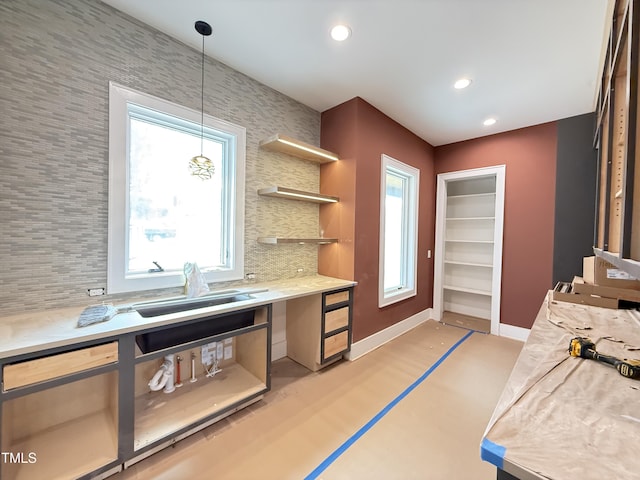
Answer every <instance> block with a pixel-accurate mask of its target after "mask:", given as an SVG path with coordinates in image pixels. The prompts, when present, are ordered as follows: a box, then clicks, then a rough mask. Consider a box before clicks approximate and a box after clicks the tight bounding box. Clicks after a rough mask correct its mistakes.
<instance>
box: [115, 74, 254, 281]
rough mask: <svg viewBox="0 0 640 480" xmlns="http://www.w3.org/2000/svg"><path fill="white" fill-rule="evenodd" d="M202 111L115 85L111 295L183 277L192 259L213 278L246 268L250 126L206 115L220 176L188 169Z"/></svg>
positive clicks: (232, 276) (209, 146)
mask: <svg viewBox="0 0 640 480" xmlns="http://www.w3.org/2000/svg"><path fill="white" fill-rule="evenodd" d="M200 115H201V112H197V111H195V110H191V109H189V108H186V107H182V106H180V105H176V104H174V103H171V102H168V101H166V100H162V99H160V98H156V97H153V96H150V95H147V94H144V93H140V92H136V91H133V90H130V89H127V88H125V87H122V86H119V85H116V84H113V83H111V84H110V87H109V238H108V242H109V244H108V278H107V289H108V292H109V293H120V292H132V291H140V290H151V289H156V288H166V287H175V286H180V285H183V284H184V275H183V268H184V263H185V262H197V264H198V266H199V267H200V270H201V271H202V273H203V274H204V276H205V278H206V280H207V282H216V281H226V280H236V279H241V278H242V276H243V270H244V264H243V263H244V165H245V129H244V128H243V127H239V126H237V125H233V124H230V123H227V122H224V121H222V120H219V119H216V118H214V117H211V116H208V115H205V116H204V129H203V131H204V141H203V142H202V149H203V153H204V155H205V156H207V157H209V158H210V159H211V160H212V161H213V164H214V166H215V173H214V175H213V178H211V179H209V180H202V179H200V178H198V177H194V176H192V175H190V173H189V168H188V165H189V160H190V159H191V158H192V157H193V156H195V155H199V154H200V148H201V141H200V138H201V123H200V118H201V117H200Z"/></svg>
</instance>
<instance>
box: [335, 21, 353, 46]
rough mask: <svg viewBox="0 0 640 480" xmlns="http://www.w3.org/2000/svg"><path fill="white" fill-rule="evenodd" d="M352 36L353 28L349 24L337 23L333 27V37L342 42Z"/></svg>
mask: <svg viewBox="0 0 640 480" xmlns="http://www.w3.org/2000/svg"><path fill="white" fill-rule="evenodd" d="M350 36H351V29H350V28H349V27H348V26H347V25H336V26H335V27H333V28H332V29H331V38H333V39H334V40H335V41H336V42H342V41H344V40H346V39H347V38H349V37H350Z"/></svg>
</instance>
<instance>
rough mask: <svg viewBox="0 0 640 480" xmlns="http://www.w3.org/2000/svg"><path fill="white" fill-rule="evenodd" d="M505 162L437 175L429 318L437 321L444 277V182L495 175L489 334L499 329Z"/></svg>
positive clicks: (445, 192)
mask: <svg viewBox="0 0 640 480" xmlns="http://www.w3.org/2000/svg"><path fill="white" fill-rule="evenodd" d="M505 170H506V166H505V165H497V166H494V167H483V168H473V169H469V170H460V171H457V172H448V173H441V174H438V177H437V195H436V235H435V255H434V265H433V318H434V319H436V320H440V319H441V317H442V310H443V305H444V301H443V288H442V287H443V280H444V250H445V242H444V231H445V223H446V222H445V219H446V206H447V183H448V182H450V181H454V180H463V179H468V178H474V177H488V176H495V178H496V201H495V227H494V233H493V266H492V270H493V274H492V282H491V319H490V320H491V334H492V335H499V331H500V291H501V284H502V242H503V229H504V193H505V192H504V191H505V175H506V173H505Z"/></svg>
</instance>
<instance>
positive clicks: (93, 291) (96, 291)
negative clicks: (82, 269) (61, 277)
mask: <svg viewBox="0 0 640 480" xmlns="http://www.w3.org/2000/svg"><path fill="white" fill-rule="evenodd" d="M87 293H88V294H89V296H90V297H99V296H100V295H104V288H89V289H87Z"/></svg>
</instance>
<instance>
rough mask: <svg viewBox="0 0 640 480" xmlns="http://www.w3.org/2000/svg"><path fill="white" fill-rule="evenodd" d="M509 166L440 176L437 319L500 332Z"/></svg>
mask: <svg viewBox="0 0 640 480" xmlns="http://www.w3.org/2000/svg"><path fill="white" fill-rule="evenodd" d="M504 184H505V166H504V165H500V166H496V167H487V168H478V169H472V170H461V171H457V172H450V173H441V174H439V175H438V180H437V202H436V243H435V258H434V262H435V263H434V282H433V284H434V291H433V304H434V308H433V315H434V318H435V319H436V320H438V321H442V322H444V323H449V324H451V325H458V326H462V327H464V328H469V329H472V330H478V331H486V332H490V333H491V334H493V335H499V332H500V285H501V278H502V234H503V225H504Z"/></svg>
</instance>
